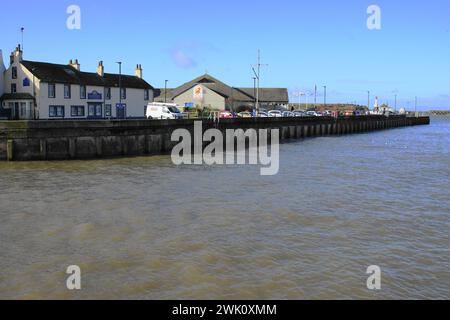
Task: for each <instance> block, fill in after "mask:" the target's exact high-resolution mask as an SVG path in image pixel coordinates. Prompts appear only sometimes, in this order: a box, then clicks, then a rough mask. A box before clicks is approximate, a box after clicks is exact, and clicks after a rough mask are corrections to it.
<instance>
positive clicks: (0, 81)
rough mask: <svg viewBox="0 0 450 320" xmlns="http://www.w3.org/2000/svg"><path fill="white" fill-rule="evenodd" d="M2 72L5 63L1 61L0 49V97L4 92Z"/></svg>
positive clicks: (1, 53)
mask: <svg viewBox="0 0 450 320" xmlns="http://www.w3.org/2000/svg"><path fill="white" fill-rule="evenodd" d="M4 72H5V64H4V63H3V52H2V50H1V49H0V97H1V96H2V95H3V93H4V92H5V82H4Z"/></svg>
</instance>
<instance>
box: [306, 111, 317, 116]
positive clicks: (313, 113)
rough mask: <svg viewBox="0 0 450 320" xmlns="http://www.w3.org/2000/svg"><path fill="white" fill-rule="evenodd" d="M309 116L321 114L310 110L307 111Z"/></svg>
mask: <svg viewBox="0 0 450 320" xmlns="http://www.w3.org/2000/svg"><path fill="white" fill-rule="evenodd" d="M306 115H307V116H308V117H320V115H319V114H318V113H317V112H316V111H308V112H306Z"/></svg>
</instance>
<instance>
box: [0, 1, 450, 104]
mask: <svg viewBox="0 0 450 320" xmlns="http://www.w3.org/2000/svg"><path fill="white" fill-rule="evenodd" d="M72 4H75V5H78V6H79V7H80V9H81V29H80V30H69V29H68V28H67V27H66V20H67V18H68V16H69V15H68V14H67V13H66V10H67V7H68V6H69V5H72ZM372 4H376V5H378V6H379V7H380V8H381V24H382V25H381V30H374V31H371V30H369V29H368V28H367V26H366V21H367V18H368V14H367V12H366V10H367V8H368V6H369V5H372ZM0 16H1V19H0V30H2V32H1V36H0V48H1V49H3V53H4V59H5V60H7V56H8V54H9V52H10V51H12V49H13V48H14V47H15V45H17V43H19V42H20V41H21V40H20V39H21V36H20V28H21V27H22V26H23V27H25V40H24V47H25V48H24V49H25V52H24V58H25V59H28V60H35V61H49V62H54V63H67V62H68V61H69V60H70V59H75V58H77V59H79V61H80V63H81V68H82V70H84V71H95V68H96V65H97V62H98V61H99V60H103V61H104V64H105V68H106V72H116V71H117V65H116V64H115V62H116V61H119V60H121V61H123V63H124V65H123V69H124V72H125V73H130V74H133V73H134V67H135V65H136V64H137V63H140V64H142V66H143V68H144V77H145V79H146V80H147V81H148V82H149V83H150V84H152V85H153V86H155V87H162V86H164V80H165V79H168V80H169V81H170V82H169V86H172V87H173V86H178V85H180V84H182V83H184V82H186V81H189V80H191V79H193V78H194V77H197V76H199V75H201V74H203V73H205V72H208V73H209V74H211V75H213V76H215V77H217V78H219V79H220V80H222V81H224V82H226V83H228V84H230V85H234V86H246V87H252V86H253V79H252V77H253V74H252V71H251V65H252V64H254V63H255V62H256V55H257V50H258V49H261V55H262V60H263V63H266V64H268V65H269V66H268V67H266V68H264V69H263V73H262V78H261V86H266V87H287V88H289V90H290V92H295V91H310V92H312V91H313V90H314V85H315V84H317V85H318V87H319V88H320V89H319V91H320V94H319V95H320V96H322V90H323V89H322V86H323V85H327V87H328V98H327V101H328V102H357V103H360V104H367V91H368V90H370V91H371V92H372V96H373V97H374V96H375V95H377V96H378V97H379V99H380V101H381V102H390V103H391V104H393V101H394V95H395V94H397V95H398V106H399V107H401V106H405V107H406V106H409V107H410V108H412V107H413V105H414V103H413V101H414V96H418V97H419V106H420V108H422V109H423V108H432V109H439V108H440V109H450V90H449V89H450V34H449V29H450V1H448V0H428V1H404V0H402V1H392V0H390V1H389V0H387V1H386V0H372V1H365V0H343V1H333V0H316V1H298V0H297V1H294V0H277V1H266V0H259V1H254V0H250V1H242V0H240V1H237V0H227V1H204V0H197V1H179V0H174V1H153V0H146V1H143V0H128V1H126V2H124V1H106V0H89V1H87V0H71V1H66V0H60V1H54V0H41V1H31V0H22V1H21V5H20V10H17V2H14V1H2V4H1V10H0ZM322 99H323V98H322V97H320V98H319V100H322ZM292 100H293V101H298V98H295V97H293V98H292ZM309 100H310V101H311V100H312V98H309ZM302 101H303V102H304V101H305V97H303V98H302Z"/></svg>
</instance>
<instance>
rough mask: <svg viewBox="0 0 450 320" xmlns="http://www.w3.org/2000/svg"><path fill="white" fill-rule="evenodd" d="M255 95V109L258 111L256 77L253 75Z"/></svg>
mask: <svg viewBox="0 0 450 320" xmlns="http://www.w3.org/2000/svg"><path fill="white" fill-rule="evenodd" d="M253 97H254V98H255V111H256V108H257V106H256V105H257V103H258V101H257V99H256V77H253Z"/></svg>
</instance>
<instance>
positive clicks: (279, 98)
mask: <svg viewBox="0 0 450 320" xmlns="http://www.w3.org/2000/svg"><path fill="white" fill-rule="evenodd" d="M239 90H241V91H243V92H245V93H246V94H248V95H251V96H252V97H254V96H255V94H254V91H255V89H254V88H239ZM259 100H260V101H261V102H285V103H288V102H289V93H288V90H287V89H286V88H260V89H259Z"/></svg>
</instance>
